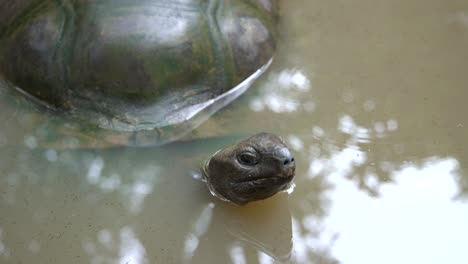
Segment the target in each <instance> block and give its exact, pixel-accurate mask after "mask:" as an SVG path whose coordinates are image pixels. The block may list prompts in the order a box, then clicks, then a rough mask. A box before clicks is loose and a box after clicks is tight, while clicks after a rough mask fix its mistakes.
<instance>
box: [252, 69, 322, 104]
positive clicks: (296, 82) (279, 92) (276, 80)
mask: <svg viewBox="0 0 468 264" xmlns="http://www.w3.org/2000/svg"><path fill="white" fill-rule="evenodd" d="M311 88H312V84H311V81H310V79H309V78H308V77H307V76H306V75H305V74H304V73H303V72H302V71H300V70H289V69H286V70H283V71H281V72H272V73H270V74H269V76H268V80H267V81H266V82H265V83H264V84H263V85H262V87H261V88H260V92H261V93H262V96H261V97H258V98H255V99H253V100H252V101H251V102H250V109H252V110H253V111H255V112H260V111H264V110H270V111H273V112H275V113H290V112H295V111H298V110H301V109H306V110H307V111H308V112H309V111H313V110H314V109H315V103H314V102H312V101H307V102H302V100H301V95H303V94H304V93H308V92H310V90H311Z"/></svg>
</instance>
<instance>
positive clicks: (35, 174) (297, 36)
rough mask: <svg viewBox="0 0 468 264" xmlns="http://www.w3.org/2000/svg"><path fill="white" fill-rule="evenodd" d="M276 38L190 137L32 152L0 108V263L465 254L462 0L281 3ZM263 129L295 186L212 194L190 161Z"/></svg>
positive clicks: (382, 259) (467, 158)
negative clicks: (288, 155) (250, 79)
mask: <svg viewBox="0 0 468 264" xmlns="http://www.w3.org/2000/svg"><path fill="white" fill-rule="evenodd" d="M281 32H282V37H283V39H282V42H281V43H280V45H279V52H278V54H277V57H276V59H275V62H274V65H273V66H272V68H271V69H270V71H269V72H268V73H267V74H266V75H265V77H264V78H262V80H260V81H259V82H258V83H257V84H256V85H255V87H253V88H252V89H250V90H249V91H248V93H247V94H246V95H245V96H243V97H242V98H240V99H239V100H237V101H236V102H234V103H233V104H231V105H230V106H229V107H227V108H225V109H223V110H222V111H221V112H219V113H218V114H216V115H215V116H214V117H213V118H211V119H210V120H209V121H208V122H206V123H204V124H203V125H202V126H201V127H200V128H199V129H197V130H196V131H194V132H193V135H194V138H197V139H195V140H190V141H188V142H181V143H176V144H171V145H167V146H164V147H162V148H156V149H126V148H119V149H110V150H75V151H72V150H54V149H44V148H42V147H38V146H37V145H38V144H37V142H36V138H35V137H34V135H33V134H31V132H30V131H31V125H30V124H31V123H34V122H36V123H40V120H39V121H38V120H37V118H35V119H33V118H31V117H30V115H28V111H26V110H24V109H22V108H21V109H19V108H16V109H15V108H10V107H7V106H5V104H6V103H5V102H2V104H3V105H2V106H1V108H2V111H1V114H0V118H1V121H2V124H3V125H4V127H3V128H2V131H1V132H0V141H1V142H2V146H4V147H2V148H1V149H0V173H1V177H0V263H229V262H232V263H275V262H279V263H283V262H285V263H359V264H365V263H369V264H370V263H455V264H456V263H460V264H462V263H467V261H468V257H467V256H466V253H465V252H464V251H465V250H466V245H468V225H467V224H466V223H468V203H467V198H468V197H467V192H468V171H467V166H468V165H467V163H468V154H467V152H466V149H467V148H468V116H467V115H466V112H467V111H468V106H467V105H468V104H466V98H468V89H467V87H468V74H466V69H468V49H467V48H466V47H468V4H467V3H466V2H465V1H455V0H425V1H422V0H414V1H370V0H367V1H366V0H358V1H353V2H352V3H351V2H349V1H311V0H307V1H306V0H302V1H300V0H295V1H283V3H282V25H281ZM259 131H270V132H274V133H277V134H279V135H281V136H282V137H283V138H284V139H285V141H286V142H287V143H288V144H289V145H290V146H291V148H292V149H293V151H294V154H295V157H296V160H297V164H298V170H297V177H296V179H295V183H296V188H295V190H294V191H293V192H292V194H287V193H282V194H280V195H277V196H275V197H273V198H272V199H268V200H266V201H263V202H257V203H252V204H250V205H248V206H245V207H236V206H231V205H228V204H225V203H223V202H220V201H218V200H216V199H214V198H213V197H211V196H210V195H209V193H208V192H207V190H206V188H205V186H204V185H203V184H202V183H201V182H200V181H198V180H197V179H196V176H197V170H196V168H197V166H198V164H200V163H201V162H202V161H203V159H204V158H206V157H207V156H209V155H210V153H212V152H213V151H215V150H217V149H218V148H221V147H222V146H223V145H225V144H228V143H231V142H234V141H235V140H237V139H238V138H239V137H242V136H244V135H248V134H252V133H255V132H259ZM16 141H19V142H21V143H20V144H19V145H15V144H9V143H11V142H16Z"/></svg>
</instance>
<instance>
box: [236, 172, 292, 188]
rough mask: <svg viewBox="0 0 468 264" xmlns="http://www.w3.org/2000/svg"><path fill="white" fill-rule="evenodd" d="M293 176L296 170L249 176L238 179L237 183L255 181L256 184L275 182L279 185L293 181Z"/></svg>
mask: <svg viewBox="0 0 468 264" xmlns="http://www.w3.org/2000/svg"><path fill="white" fill-rule="evenodd" d="M293 178H294V172H289V173H287V174H286V175H278V176H258V177H248V178H245V179H241V180H238V181H236V183H239V184H245V183H253V184H255V185H265V184H275V183H277V184H278V185H281V184H284V183H287V182H290V181H292V179H293ZM275 185H276V184H275Z"/></svg>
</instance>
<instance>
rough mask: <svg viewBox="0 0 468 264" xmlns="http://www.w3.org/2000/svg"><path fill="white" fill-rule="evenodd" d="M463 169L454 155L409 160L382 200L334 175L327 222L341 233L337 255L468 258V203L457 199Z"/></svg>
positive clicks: (364, 259)
mask: <svg viewBox="0 0 468 264" xmlns="http://www.w3.org/2000/svg"><path fill="white" fill-rule="evenodd" d="M457 168H458V162H457V161H456V160H455V159H453V158H445V159H444V158H431V159H428V160H427V161H426V162H424V164H423V165H422V166H421V167H417V166H414V165H406V166H404V167H403V168H402V169H400V170H398V171H395V172H394V173H393V175H392V178H393V179H394V184H388V185H384V186H381V190H380V197H379V198H378V199H372V198H370V197H369V196H368V195H366V194H365V193H362V192H359V191H357V188H356V186H355V185H354V184H353V182H350V181H348V180H346V179H344V178H343V177H339V176H338V175H335V176H333V175H331V177H330V181H331V182H332V183H333V184H334V185H335V188H334V189H333V190H332V191H330V192H329V194H328V195H329V196H330V199H332V200H333V203H332V205H331V208H330V215H329V216H328V217H327V218H326V219H325V223H326V229H328V230H334V231H335V232H337V233H339V238H338V239H337V240H336V243H335V245H334V247H333V255H335V256H336V257H337V258H338V259H339V260H340V261H342V262H343V263H363V264H366V263H375V261H376V260H377V259H378V260H379V263H454V264H456V263H460V264H461V263H466V259H461V258H460V256H464V255H465V253H464V252H465V250H466V248H465V245H467V244H468V227H467V225H466V223H468V211H467V205H466V204H464V203H461V202H455V201H454V200H453V198H454V196H455V195H456V194H457V192H458V190H457V184H456V181H455V178H456V177H457V174H456V170H457ZM463 226H464V227H465V228H461V227H463ZM356 245H359V249H360V250H359V249H357V248H356Z"/></svg>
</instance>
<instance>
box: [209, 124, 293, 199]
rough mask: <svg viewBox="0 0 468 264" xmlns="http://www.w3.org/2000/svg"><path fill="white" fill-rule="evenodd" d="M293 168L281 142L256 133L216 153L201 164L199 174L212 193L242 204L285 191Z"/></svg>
mask: <svg viewBox="0 0 468 264" xmlns="http://www.w3.org/2000/svg"><path fill="white" fill-rule="evenodd" d="M295 168H296V164H295V161H294V157H293V156H292V154H291V152H290V151H289V149H288V147H287V146H286V145H285V144H284V143H283V141H282V140H281V139H280V138H279V137H278V136H275V135H272V134H268V133H260V134H256V135H254V136H252V137H250V138H248V139H246V140H243V141H241V142H239V143H237V144H235V145H232V146H229V147H227V148H225V149H223V150H220V151H218V152H216V153H215V154H214V155H213V157H211V159H210V160H209V161H208V162H207V163H206V164H205V166H204V168H203V175H204V178H205V179H206V182H207V185H208V188H209V189H210V191H211V193H213V195H215V196H217V197H219V198H221V199H222V200H226V201H230V202H233V203H236V204H239V205H242V204H246V203H248V202H252V201H256V200H262V199H266V198H268V197H270V196H272V195H274V194H276V193H277V192H280V191H283V190H285V189H286V188H287V187H288V186H289V184H290V182H291V180H292V179H293V178H294V171H295Z"/></svg>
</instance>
